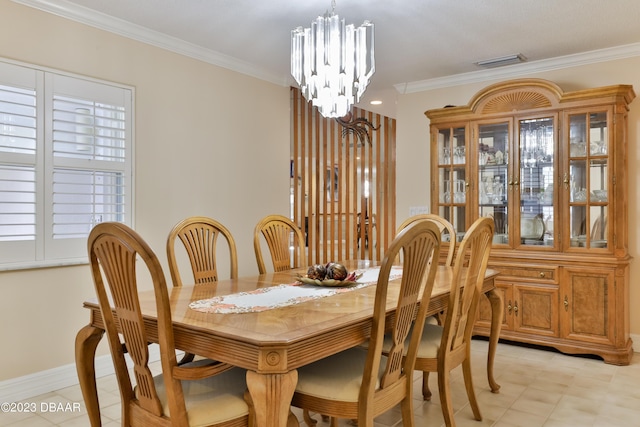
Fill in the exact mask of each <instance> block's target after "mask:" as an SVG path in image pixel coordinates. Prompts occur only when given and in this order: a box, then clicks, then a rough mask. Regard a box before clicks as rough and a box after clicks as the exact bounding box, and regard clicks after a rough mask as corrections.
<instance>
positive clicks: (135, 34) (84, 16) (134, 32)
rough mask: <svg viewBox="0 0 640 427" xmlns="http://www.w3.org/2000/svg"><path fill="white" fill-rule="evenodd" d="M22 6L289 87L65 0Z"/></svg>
mask: <svg viewBox="0 0 640 427" xmlns="http://www.w3.org/2000/svg"><path fill="white" fill-rule="evenodd" d="M12 1H13V2H14V3H19V4H22V5H24V6H28V7H32V8H34V9H39V10H42V11H44V12H48V13H51V14H53V15H57V16H60V17H62V18H66V19H70V20H72V21H76V22H79V23H81V24H85V25H88V26H91V27H94V28H98V29H101V30H105V31H109V32H111V33H114V34H117V35H120V36H123V37H126V38H129V39H132V40H136V41H139V42H142V43H145V44H149V45H152V46H156V47H159V48H161V49H165V50H168V51H171V52H175V53H178V54H180V55H184V56H187V57H190V58H193V59H197V60H199V61H202V62H206V63H209V64H212V65H216V66H219V67H222V68H226V69H229V70H232V71H236V72H238V73H241V74H245V75H248V76H251V77H255V78H258V79H260V80H265V81H268V82H271V83H274V84H277V85H280V86H289V81H288V80H287V79H286V78H284V77H282V76H277V75H274V74H273V73H269V72H267V71H265V70H261V69H259V68H258V67H256V66H255V64H249V63H247V62H244V61H240V60H239V59H237V58H233V57H231V56H229V55H224V54H222V53H219V52H215V51H213V50H210V49H205V48H203V47H201V46H198V45H195V44H193V43H188V42H185V41H184V40H180V39H178V38H175V37H171V36H168V35H166V34H163V33H161V32H158V31H154V30H150V29H149V28H146V27H143V26H141V25H137V24H134V23H132V22H129V21H125V20H122V19H119V18H115V17H113V16H109V15H106V14H104V13H101V12H97V11H95V10H92V9H89V8H86V7H83V6H79V5H77V4H74V3H70V2H68V1H66V0H12Z"/></svg>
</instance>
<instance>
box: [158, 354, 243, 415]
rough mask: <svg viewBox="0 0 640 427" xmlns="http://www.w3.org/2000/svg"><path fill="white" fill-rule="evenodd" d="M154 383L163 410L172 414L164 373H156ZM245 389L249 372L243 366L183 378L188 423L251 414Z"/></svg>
mask: <svg viewBox="0 0 640 427" xmlns="http://www.w3.org/2000/svg"><path fill="white" fill-rule="evenodd" d="M194 363H197V362H194ZM183 366H188V364H187V365H183ZM154 382H155V385H156V390H157V392H158V397H159V398H160V401H161V402H162V409H163V411H164V412H165V413H166V414H168V415H169V417H170V416H171V414H170V413H169V405H168V402H167V395H166V388H165V386H164V379H163V376H162V375H157V376H155V377H154ZM246 389H247V382H246V371H245V370H244V369H240V368H234V369H231V370H229V371H225V372H222V373H221V374H218V375H215V376H212V377H208V378H204V379H201V380H195V381H182V392H183V393H184V399H185V406H186V409H187V414H188V419H189V426H191V427H198V426H208V425H211V424H215V423H219V422H223V421H227V420H232V419H234V418H238V417H241V416H244V415H248V414H249V407H248V406H247V403H246V402H245V400H244V392H245V390H246Z"/></svg>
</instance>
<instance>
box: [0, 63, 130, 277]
mask: <svg viewBox="0 0 640 427" xmlns="http://www.w3.org/2000/svg"><path fill="white" fill-rule="evenodd" d="M132 98H133V94H132V90H131V89H130V88H127V87H122V86H118V85H114V84H111V83H107V82H99V81H96V80H90V79H87V78H82V77H77V76H72V75H69V74H63V73H59V72H56V71H53V70H44V69H39V68H36V67H31V66H25V65H18V64H15V63H9V62H2V61H0V269H12V268H23V267H29V268H32V267H37V266H50V265H61V264H70V263H79V262H86V258H87V254H86V238H87V236H88V234H89V231H90V230H91V228H92V227H93V226H94V225H95V224H97V223H99V222H103V221H118V222H123V223H125V224H128V225H132V224H131V219H132V212H131V210H132V200H133V195H132V190H133V186H132V153H133V150H132V142H133V141H132V139H133V138H132V131H131V129H132V125H131V123H132V122H131V117H132V103H133V100H132Z"/></svg>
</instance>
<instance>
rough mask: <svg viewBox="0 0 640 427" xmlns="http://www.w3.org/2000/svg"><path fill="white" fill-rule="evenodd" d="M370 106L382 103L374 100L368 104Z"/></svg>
mask: <svg viewBox="0 0 640 427" xmlns="http://www.w3.org/2000/svg"><path fill="white" fill-rule="evenodd" d="M370 104H371V105H380V104H382V101H380V100H379V99H374V100H373V101H371V102H370Z"/></svg>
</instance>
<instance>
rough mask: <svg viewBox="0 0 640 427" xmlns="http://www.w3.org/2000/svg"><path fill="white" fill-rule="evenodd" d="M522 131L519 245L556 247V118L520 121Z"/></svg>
mask: <svg viewBox="0 0 640 427" xmlns="http://www.w3.org/2000/svg"><path fill="white" fill-rule="evenodd" d="M518 127H519V145H518V146H519V166H520V170H519V177H518V181H517V184H516V188H519V193H518V195H519V199H520V215H519V218H520V244H521V245H524V246H546V247H549V246H554V242H555V238H554V232H553V230H554V223H555V219H556V212H555V208H554V177H555V175H556V172H555V151H556V150H555V146H556V137H555V132H556V127H555V118H554V117H543V118H530V119H521V120H519V122H518Z"/></svg>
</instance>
